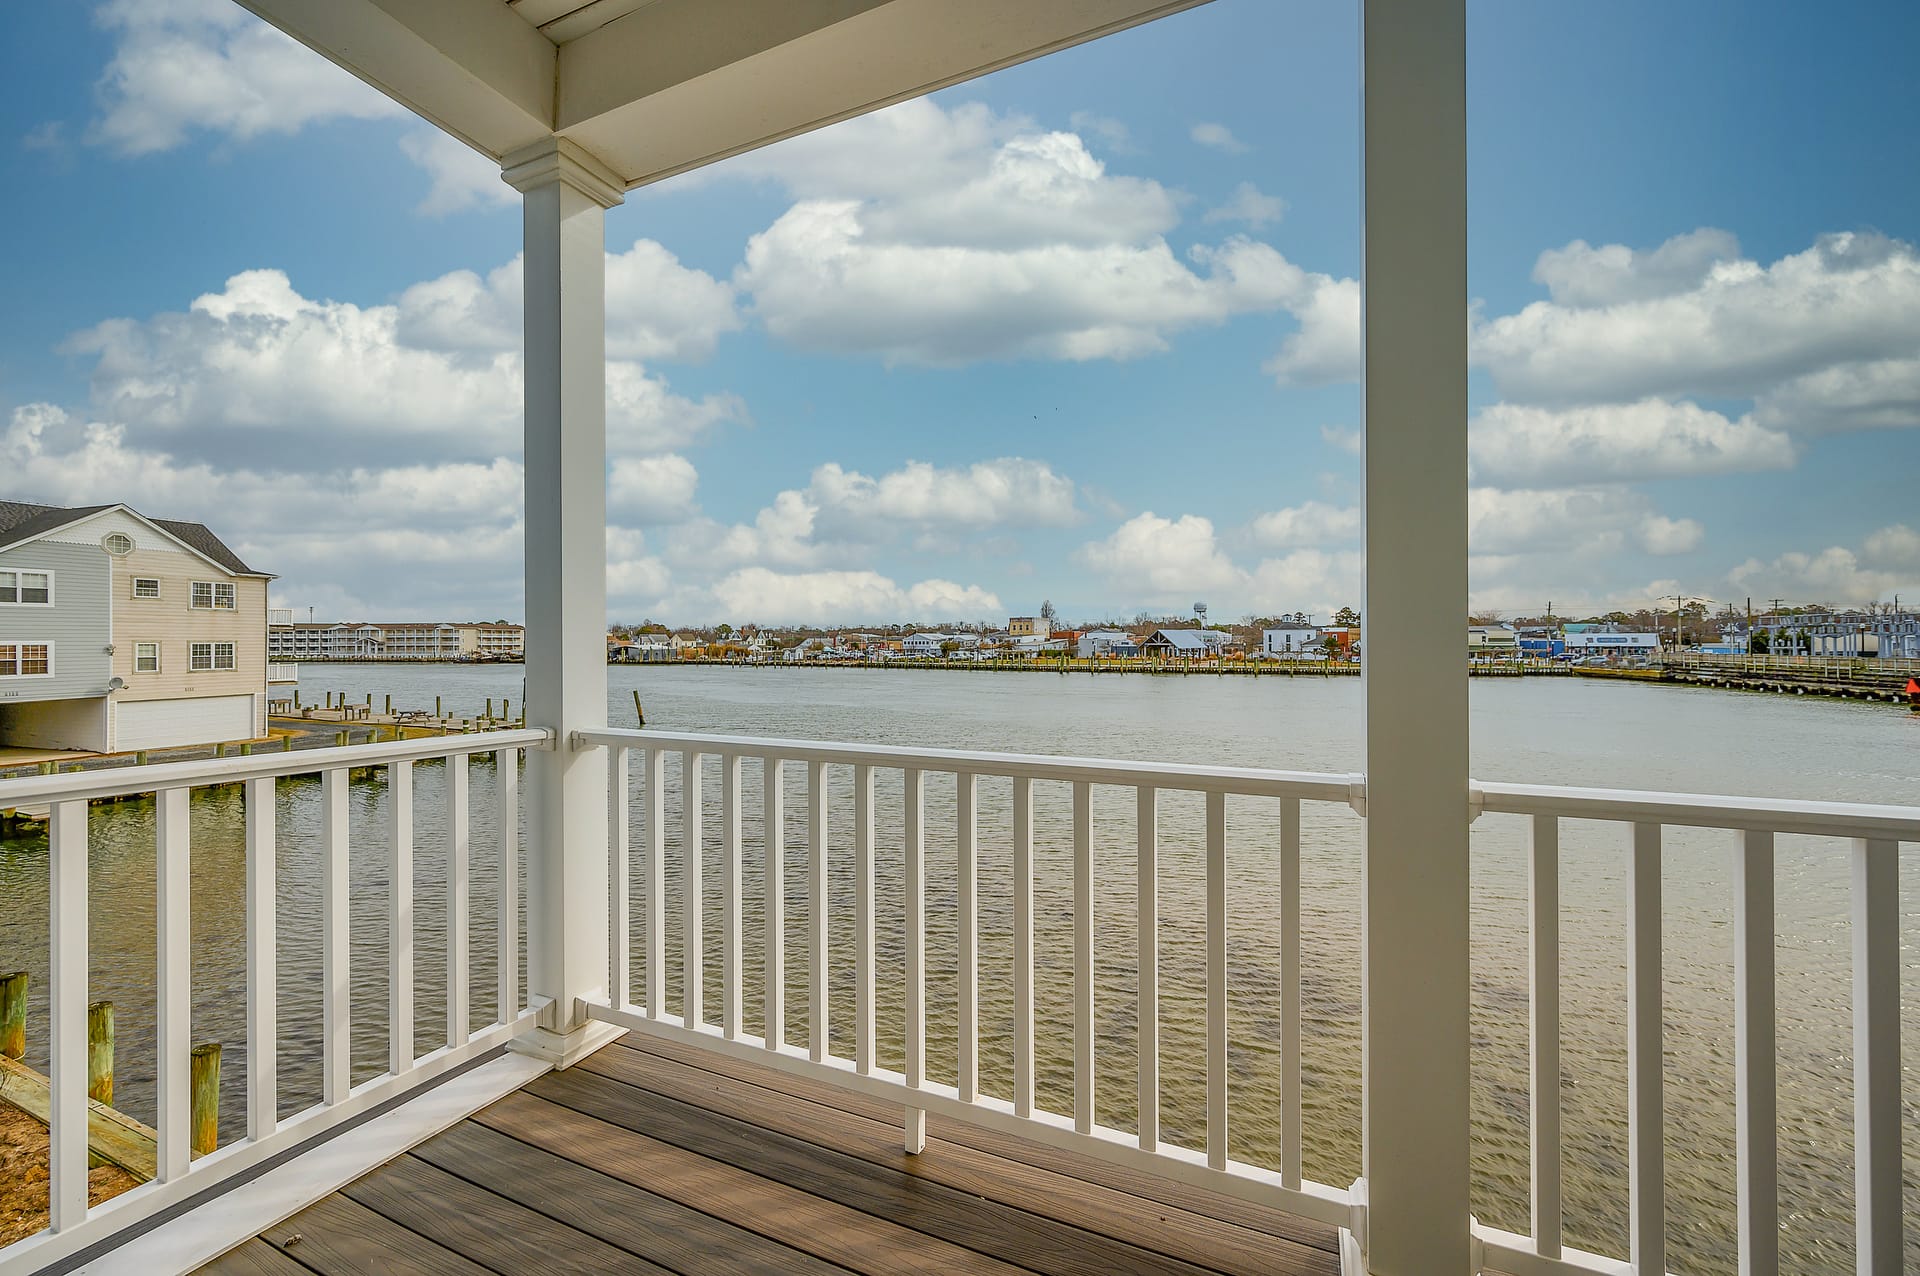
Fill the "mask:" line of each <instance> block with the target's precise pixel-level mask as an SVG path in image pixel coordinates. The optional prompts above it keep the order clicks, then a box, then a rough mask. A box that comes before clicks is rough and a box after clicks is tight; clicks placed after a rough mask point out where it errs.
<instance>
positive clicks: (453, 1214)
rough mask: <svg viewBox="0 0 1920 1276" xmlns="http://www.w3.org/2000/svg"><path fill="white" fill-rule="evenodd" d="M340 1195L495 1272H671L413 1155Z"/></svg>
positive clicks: (643, 1275)
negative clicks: (476, 1185)
mask: <svg viewBox="0 0 1920 1276" xmlns="http://www.w3.org/2000/svg"><path fill="white" fill-rule="evenodd" d="M527 1190H528V1191H530V1192H531V1191H534V1190H537V1185H536V1184H528V1185H527ZM344 1191H345V1193H346V1195H347V1196H348V1197H349V1198H350V1199H352V1200H355V1201H358V1202H359V1203H360V1204H362V1205H364V1206H366V1207H367V1208H368V1209H370V1210H373V1211H375V1212H376V1213H380V1214H385V1215H386V1216H387V1217H388V1218H390V1219H392V1220H393V1221H394V1222H396V1223H399V1224H401V1225H402V1226H404V1227H407V1228H409V1229H411V1230H413V1231H416V1232H419V1233H420V1234H421V1235H423V1236H425V1237H427V1238H428V1239H430V1240H433V1241H435V1242H437V1243H439V1244H441V1245H444V1246H446V1247H447V1248H448V1249H450V1250H453V1251H454V1252H455V1253H459V1254H464V1255H466V1256H467V1257H468V1258H471V1259H473V1260H474V1261H475V1262H477V1263H481V1264H482V1265H484V1266H487V1267H491V1268H493V1269H494V1270H495V1271H526V1272H550V1273H570V1272H577V1273H580V1276H588V1274H589V1273H593V1272H618V1273H624V1274H627V1276H658V1273H661V1272H665V1271H667V1270H668V1269H667V1268H665V1267H661V1266H660V1265H659V1264H657V1263H652V1262H649V1261H647V1260H646V1259H644V1258H642V1257H640V1256H639V1255H638V1254H633V1253H629V1252H628V1251H626V1250H623V1249H620V1248H619V1247H618V1246H614V1245H609V1244H607V1243H606V1242H605V1241H603V1240H600V1239H598V1238H596V1237H592V1236H589V1235H587V1234H586V1233H585V1232H581V1231H578V1230H576V1229H574V1228H571V1227H568V1226H566V1225H565V1224H564V1223H557V1222H555V1221H554V1220H552V1219H550V1218H548V1217H547V1216H546V1215H545V1214H542V1213H540V1212H538V1211H537V1210H533V1209H529V1208H528V1207H527V1206H524V1205H521V1204H519V1203H518V1202H517V1201H514V1200H511V1199H509V1198H507V1197H504V1196H496V1195H495V1194H494V1193H492V1192H489V1191H487V1190H486V1189H485V1188H481V1187H475V1186H474V1185H473V1184H471V1183H469V1182H467V1181H466V1180H465V1179H462V1178H458V1177H456V1176H454V1175H452V1174H448V1173H447V1172H446V1171H445V1170H441V1169H437V1168H435V1167H434V1166H431V1165H428V1164H427V1163H426V1162H425V1161H422V1160H420V1159H418V1158H417V1157H414V1156H411V1155H408V1156H403V1157H400V1158H398V1159H396V1160H393V1161H389V1162H388V1163H387V1164H386V1165H384V1166H382V1167H381V1168H379V1169H377V1170H375V1171H374V1172H373V1173H372V1174H369V1175H368V1176H367V1177H365V1178H363V1179H360V1180H359V1181H357V1182H355V1183H352V1184H349V1185H348V1186H347V1187H346V1188H345V1189H344Z"/></svg>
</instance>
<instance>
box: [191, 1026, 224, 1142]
mask: <svg viewBox="0 0 1920 1276" xmlns="http://www.w3.org/2000/svg"><path fill="white" fill-rule="evenodd" d="M189 1084H190V1086H191V1088H192V1090H193V1111H192V1115H191V1120H190V1125H191V1128H192V1131H193V1135H192V1147H193V1154H194V1155H195V1156H205V1155H206V1154H207V1153H209V1152H211V1151H213V1150H214V1149H215V1148H217V1147H219V1146H220V1043H219V1042H217V1041H209V1042H207V1043H206V1044H205V1045H200V1046H195V1047H194V1048H193V1055H192V1058H191V1080H190V1082H189Z"/></svg>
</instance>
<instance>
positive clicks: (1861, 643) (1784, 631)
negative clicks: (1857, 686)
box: [1753, 611, 1920, 660]
mask: <svg viewBox="0 0 1920 1276" xmlns="http://www.w3.org/2000/svg"><path fill="white" fill-rule="evenodd" d="M1753 632H1754V633H1756V634H1764V635H1765V636H1766V639H1767V644H1766V645H1767V651H1768V653H1769V654H1771V655H1801V656H1832V657H1836V658H1843V659H1873V658H1886V659H1900V660H1920V613H1916V612H1911V611H1872V612H1868V611H1820V612H1797V613H1793V614H1789V615H1775V616H1766V617H1763V618H1759V619H1756V620H1755V621H1754V623H1753Z"/></svg>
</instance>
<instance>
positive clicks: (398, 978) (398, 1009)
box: [387, 761, 413, 1076]
mask: <svg viewBox="0 0 1920 1276" xmlns="http://www.w3.org/2000/svg"><path fill="white" fill-rule="evenodd" d="M412 1070H413V763H411V762H406V761H400V762H391V763H388V764H387V1071H389V1072H391V1073H393V1074H394V1075H395V1076H399V1075H400V1074H401V1073H403V1072H410V1071H412Z"/></svg>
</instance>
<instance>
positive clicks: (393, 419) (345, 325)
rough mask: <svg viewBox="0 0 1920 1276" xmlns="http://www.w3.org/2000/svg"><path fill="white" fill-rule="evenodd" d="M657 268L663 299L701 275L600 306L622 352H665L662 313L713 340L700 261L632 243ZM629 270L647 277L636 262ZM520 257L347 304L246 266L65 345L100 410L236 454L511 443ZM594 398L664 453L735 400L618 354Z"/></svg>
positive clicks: (474, 449)
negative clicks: (199, 291) (87, 363)
mask: <svg viewBox="0 0 1920 1276" xmlns="http://www.w3.org/2000/svg"><path fill="white" fill-rule="evenodd" d="M636 255H637V256H641V257H644V258H645V259H646V260H647V262H648V263H649V264H650V265H651V266H653V267H657V269H654V270H653V271H652V274H653V277H654V278H656V279H660V278H664V279H665V280H666V285H667V286H665V287H663V288H662V290H661V292H662V293H663V294H666V293H671V291H672V288H671V285H672V283H673V277H674V273H675V272H678V273H679V274H681V275H690V276H697V279H696V280H695V281H694V282H693V283H691V284H689V285H687V287H686V292H687V293H688V295H689V297H690V298H691V301H689V300H688V298H680V297H674V298H671V299H670V300H669V301H667V302H664V303H663V302H662V301H660V300H659V299H658V298H656V299H655V300H654V301H652V302H636V303H632V304H631V305H629V304H628V303H626V302H620V301H616V302H610V305H609V309H610V311H617V312H619V313H620V315H621V320H620V323H619V325H618V326H617V327H615V328H614V330H615V331H617V332H619V333H620V334H621V335H620V337H619V340H620V341H621V343H622V348H623V349H628V350H643V349H645V350H655V351H658V352H661V353H675V352H676V351H675V350H672V349H670V348H668V346H667V341H668V338H666V337H664V336H662V335H660V334H663V333H666V332H667V331H668V330H669V328H670V327H671V319H670V317H669V313H670V312H667V311H665V310H658V311H656V312H655V315H654V316H653V317H649V315H648V314H647V311H648V310H649V309H650V308H653V307H659V306H662V305H672V304H685V305H686V309H687V310H688V312H690V319H689V323H688V326H687V328H686V329H685V331H684V332H683V333H681V334H680V336H679V338H678V340H679V341H680V343H681V345H680V347H679V349H678V351H677V352H679V353H692V354H698V353H700V352H701V351H702V350H703V349H708V348H710V347H711V342H712V341H713V339H714V334H715V332H716V330H717V328H718V326H719V325H720V324H721V323H724V322H725V321H726V316H725V315H724V314H723V313H722V312H721V311H720V310H719V308H718V307H717V306H714V305H712V304H711V303H710V301H702V300H701V298H700V296H699V293H700V289H701V285H700V284H699V282H698V281H701V280H704V281H705V282H706V284H707V285H711V288H709V289H707V295H708V297H709V298H710V297H711V296H712V290H713V289H717V288H723V287H724V285H719V284H717V283H715V281H713V280H711V279H710V278H709V277H708V276H705V275H703V274H700V272H697V271H685V270H684V268H680V267H678V266H677V264H674V263H672V262H671V258H670V256H667V257H665V260H664V262H663V261H661V260H659V258H661V257H662V256H664V253H663V250H657V249H653V248H649V246H648V245H647V243H646V241H642V244H640V245H636V247H635V249H634V250H633V253H631V254H627V255H625V256H626V257H628V258H629V259H631V258H632V257H634V256H636ZM635 273H636V275H637V274H640V273H644V272H640V271H637V270H636V271H635ZM518 291H519V272H518V268H517V264H514V265H509V266H507V267H502V268H501V269H499V270H496V271H494V272H493V273H492V274H491V275H490V276H489V277H488V279H487V280H486V281H484V282H483V281H481V280H480V278H479V277H478V276H476V275H474V274H472V273H471V272H466V271H457V272H454V273H453V274H451V275H447V276H443V277H442V278H440V279H437V280H433V281H429V282H428V283H425V284H421V285H418V286H416V287H415V288H411V289H408V290H407V291H406V292H405V293H403V294H402V295H401V298H400V301H399V302H398V303H397V304H394V305H384V306H365V307H362V306H358V305H355V304H353V303H351V302H340V301H320V300H314V299H311V298H308V297H305V296H302V295H301V294H300V293H299V292H298V291H297V290H296V289H295V288H294V287H293V285H292V283H291V281H290V280H289V279H288V278H287V276H286V274H285V273H284V272H282V271H278V270H252V271H246V272H243V273H241V274H239V275H235V276H234V277H233V278H232V279H230V280H228V281H227V284H226V286H225V288H224V289H223V290H221V291H220V292H216V293H208V294H205V295H204V296H201V297H199V298H197V299H195V301H194V302H193V304H192V305H191V306H190V307H188V310H187V312H186V313H184V314H178V313H174V314H159V315H155V316H153V317H152V318H150V319H147V320H143V321H142V320H132V319H114V320H109V321H107V322H106V323H103V324H100V325H98V326H96V327H95V328H92V329H90V330H88V331H86V332H82V333H79V334H77V335H76V336H75V337H73V338H72V339H70V340H69V342H68V343H67V346H66V349H67V350H68V351H69V352H70V353H78V354H85V355H92V356H94V357H95V364H94V368H93V373H92V394H93V406H94V410H95V412H96V413H98V414H99V416H100V417H101V418H102V419H105V420H110V421H113V422H116V423H121V424H125V425H128V426H132V427H136V428H138V429H140V430H142V431H157V432H159V433H161V434H163V435H165V436H166V437H167V438H168V439H169V440H170V444H169V445H170V446H173V447H176V448H181V449H190V450H192V451H193V452H194V453H195V454H197V455H204V456H217V457H220V458H222V459H223V460H226V461H230V462H233V463H237V464H243V465H246V464H261V463H272V464H282V463H285V461H286V460H287V459H292V460H294V461H295V462H296V463H298V462H299V458H301V457H307V458H310V462H311V464H313V465H314V466H316V467H325V466H327V465H329V464H332V463H333V455H334V454H333V453H330V452H329V451H328V450H327V449H322V448H312V447H304V446H298V447H289V443H290V441H299V440H305V441H310V440H312V439H313V438H315V437H318V436H319V435H321V434H324V435H325V436H326V437H328V438H329V439H330V440H331V441H333V442H334V443H335V444H339V443H341V442H343V441H348V440H358V441H361V442H366V443H373V442H378V443H379V444H380V445H381V449H382V455H383V456H386V457H388V458H389V459H393V460H400V461H406V460H426V459H429V458H432V459H437V460H449V459H450V460H475V459H490V458H492V457H493V456H495V455H498V454H499V453H501V452H503V451H510V450H517V448H518V446H519V439H520V434H521V414H522V393H521V381H520V377H521V372H520V369H521V363H520V355H519V350H518V346H519V342H518V333H517V329H518V323H517V321H515V322H514V323H513V325H512V328H509V327H508V320H507V318H506V316H507V315H508V314H510V313H515V314H517V297H518ZM607 410H608V427H609V437H610V440H611V445H612V446H613V447H614V449H615V450H616V451H620V452H626V453H632V452H638V451H663V450H667V449H670V448H674V447H679V446H683V445H685V444H686V443H687V442H689V441H691V440H693V439H695V438H698V437H699V436H701V435H702V434H704V433H705V432H707V431H709V430H711V429H713V428H714V427H716V426H718V425H720V424H722V423H725V422H730V421H737V420H741V419H743V418H744V416H745V412H744V408H743V407H742V405H741V404H740V403H739V401H738V400H737V399H735V398H733V397H732V396H729V395H724V394H716V395H709V396H706V397H705V398H702V399H699V400H690V399H686V398H683V397H681V396H679V395H675V394H673V393H672V392H671V391H670V390H669V389H668V388H667V386H666V385H665V383H664V382H662V381H661V380H659V379H658V378H656V377H653V376H650V375H649V374H648V373H647V372H646V371H645V370H644V369H643V368H642V367H640V366H639V365H638V364H636V363H634V362H632V361H631V360H630V359H617V358H616V359H611V360H609V362H608V365H607Z"/></svg>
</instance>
